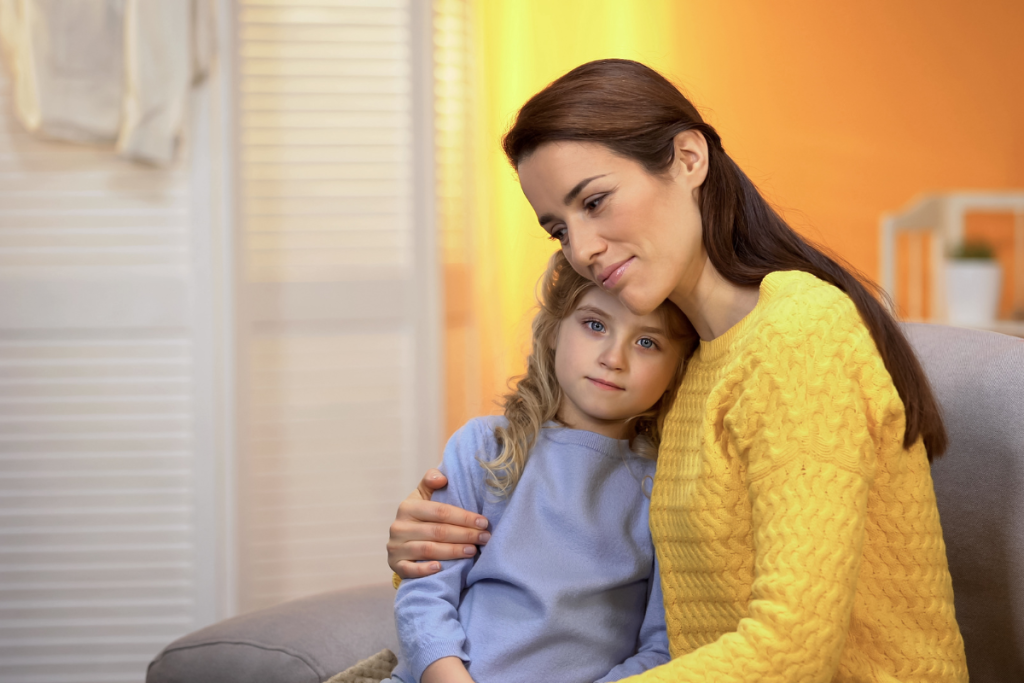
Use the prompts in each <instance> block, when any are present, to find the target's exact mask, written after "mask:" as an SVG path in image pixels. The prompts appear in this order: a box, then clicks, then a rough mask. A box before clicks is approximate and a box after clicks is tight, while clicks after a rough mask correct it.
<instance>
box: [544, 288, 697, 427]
mask: <svg viewBox="0 0 1024 683" xmlns="http://www.w3.org/2000/svg"><path fill="white" fill-rule="evenodd" d="M667 332H668V331H667V330H666V328H665V324H664V323H663V322H662V315H661V311H659V310H655V311H653V312H651V313H647V314H646V315H636V314H634V313H631V312H630V311H629V310H628V309H627V308H626V307H625V306H624V305H622V303H620V302H619V300H618V299H616V298H615V297H614V296H612V295H611V294H609V293H608V292H604V291H602V290H600V289H598V288H597V287H592V288H590V289H589V290H587V292H586V293H585V294H584V295H583V296H582V297H581V298H580V302H579V305H578V306H577V307H576V310H575V311H573V312H572V313H571V314H570V315H569V316H568V317H567V318H565V319H564V320H563V321H562V322H561V323H560V324H559V326H558V337H557V340H556V342H555V376H556V377H557V378H558V384H559V385H560V386H561V387H562V391H563V394H564V396H563V399H562V405H561V407H560V408H559V411H558V415H559V418H560V419H561V420H562V421H563V422H565V423H566V424H567V425H569V426H570V427H572V428H574V429H586V430H589V431H592V432H597V433H598V434H603V435H605V436H609V437H611V438H614V439H624V438H626V434H627V421H628V420H629V419H630V418H632V417H635V416H636V415H639V414H640V413H642V412H644V411H645V410H647V409H649V408H650V407H651V406H653V405H654V404H655V403H657V402H658V399H659V398H661V396H662V394H664V393H665V390H666V389H667V388H668V385H669V383H670V382H671V381H672V377H673V375H674V374H675V371H676V368H677V366H678V364H679V361H680V356H681V355H682V344H681V343H680V342H679V341H677V340H673V339H670V338H669V336H668V333H667Z"/></svg>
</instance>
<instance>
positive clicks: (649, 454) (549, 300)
mask: <svg viewBox="0 0 1024 683" xmlns="http://www.w3.org/2000/svg"><path fill="white" fill-rule="evenodd" d="M594 287H597V285H596V284H594V283H593V282H592V281H590V280H588V279H587V278H585V277H583V276H582V275H580V274H579V273H577V272H576V271H575V270H573V269H572V266H571V265H569V262H568V261H567V260H566V258H565V255H564V254H563V253H562V252H561V251H556V252H555V253H554V255H552V257H551V260H550V261H548V268H547V271H546V272H545V273H544V276H543V277H542V278H541V281H540V293H539V295H538V297H537V299H538V304H539V306H538V310H537V315H536V316H535V317H534V319H533V328H532V335H531V342H532V348H531V349H530V356H529V358H527V361H526V374H524V375H522V376H521V377H516V378H515V379H514V381H515V388H514V389H513V390H512V391H511V392H510V393H509V394H507V395H506V396H505V400H504V409H505V419H506V420H507V421H508V424H507V425H506V426H503V427H498V428H497V429H495V430H494V435H495V438H496V439H497V441H498V445H499V446H500V448H501V451H500V452H499V454H498V457H497V458H495V459H494V460H492V461H490V462H481V465H483V467H484V469H486V470H487V471H488V472H487V484H488V485H489V486H490V487H491V489H492V490H493V491H494V492H495V493H497V494H498V496H508V495H510V494H511V493H512V491H513V489H515V486H516V484H517V483H518V482H519V477H520V476H521V475H522V473H523V468H524V467H525V466H526V460H527V458H528V457H529V453H530V449H531V448H533V444H534V443H535V442H536V440H537V435H538V434H540V430H541V429H542V428H543V426H544V424H545V423H546V422H551V421H555V422H557V421H558V409H559V408H560V407H561V405H562V388H561V387H560V386H559V385H558V378H557V377H556V376H555V353H556V351H557V349H556V348H555V340H556V339H557V337H558V326H559V325H560V324H561V323H562V321H563V320H565V319H566V318H568V317H569V316H570V315H572V313H573V311H575V310H576V307H577V306H578V305H579V303H580V299H582V298H583V295H584V294H586V293H587V291H588V290H590V289H592V288H594ZM658 311H659V313H661V316H662V321H663V324H664V326H665V331H666V334H667V335H668V337H669V338H670V339H672V340H674V341H678V342H680V345H681V349H680V350H681V352H682V359H683V360H681V361H680V363H679V365H678V366H677V368H676V373H675V375H674V376H673V377H672V381H671V382H669V385H668V388H667V389H666V390H665V393H664V394H663V395H662V397H661V398H660V399H659V400H658V402H657V403H655V404H654V405H653V406H651V407H650V408H649V409H648V410H645V411H644V412H643V413H641V414H639V415H636V416H635V417H633V418H632V419H631V420H630V422H629V447H630V449H632V451H633V452H634V453H636V454H637V455H639V456H641V457H644V458H649V459H652V460H653V459H654V458H656V457H657V456H658V446H659V444H660V443H661V429H662V425H663V424H664V421H665V416H666V415H667V413H668V409H669V408H670V407H671V403H672V398H673V397H674V396H675V392H676V389H677V388H678V387H679V384H680V382H681V381H682V379H683V372H685V366H686V359H687V358H688V357H689V356H690V354H691V353H692V351H693V349H694V348H696V346H697V342H698V338H697V332H696V331H695V330H694V329H693V326H692V325H690V321H689V320H687V319H686V316H684V315H683V313H682V311H680V310H679V309H678V308H676V306H675V305H674V304H673V303H671V302H668V301H666V302H665V303H663V304H662V305H661V306H660V307H659V309H658Z"/></svg>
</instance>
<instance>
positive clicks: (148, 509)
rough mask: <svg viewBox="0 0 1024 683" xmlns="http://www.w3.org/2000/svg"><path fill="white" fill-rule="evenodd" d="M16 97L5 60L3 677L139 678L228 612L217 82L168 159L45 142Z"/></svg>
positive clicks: (1, 128) (0, 316) (0, 480)
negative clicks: (163, 653)
mask: <svg viewBox="0 0 1024 683" xmlns="http://www.w3.org/2000/svg"><path fill="white" fill-rule="evenodd" d="M10 98H11V93H10V83H9V80H8V78H7V75H6V73H4V74H3V76H2V77H0V680H2V681H4V682H5V683H19V682H24V683H29V682H32V683H36V682H41V681H48V682H49V681H53V682H65V681H66V682H76V683H77V682H81V683H86V682H95V683H112V682H115V681H141V680H143V679H144V677H145V670H146V664H147V663H148V662H149V660H150V659H151V658H152V657H153V656H154V655H155V654H156V653H157V652H159V650H160V649H161V648H162V647H163V646H164V645H166V644H167V643H168V642H170V641H171V640H173V639H174V638H176V637H178V636H180V635H182V634H184V633H187V632H189V631H191V630H193V629H195V628H197V627H199V626H203V625H205V624H207V623H210V622H212V621H214V620H215V619H216V618H218V617H219V616H221V615H222V614H223V613H224V611H225V610H224V609H223V606H222V603H220V602H218V601H219V600H220V596H222V595H223V591H218V563H219V562H220V558H221V556H222V554H221V552H220V548H221V547H222V543H221V542H220V541H222V539H220V541H219V539H218V530H219V529H220V528H221V525H222V521H223V520H222V518H221V517H220V516H219V515H218V514H217V507H218V500H220V501H224V500H225V499H224V497H223V495H222V494H219V492H218V487H219V486H220V484H219V483H218V474H217V472H218V468H221V469H222V468H223V465H224V461H223V459H221V460H220V461H219V462H218V458H221V456H222V455H223V449H222V448H220V447H219V446H218V443H219V439H220V438H221V437H223V436H224V434H223V433H220V434H219V433H218V426H217V421H218V420H222V419H223V417H224V410H223V408H224V405H226V404H225V402H224V401H223V400H222V396H221V394H220V390H221V389H223V381H222V380H223V378H224V376H225V373H224V369H225V363H227V364H230V360H229V359H228V358H226V357H225V348H226V347H225V346H224V343H225V337H224V331H225V329H227V328H226V327H225V325H224V324H223V318H222V315H223V306H224V295H225V292H224V290H223V287H221V286H220V283H221V282H222V279H221V278H223V276H224V275H225V273H227V272H228V270H229V267H228V265H227V263H228V261H226V260H225V259H224V256H225V252H224V251H223V249H221V245H219V244H218V240H219V239H220V237H221V236H222V234H221V232H220V230H221V229H222V228H223V225H222V223H221V222H220V221H219V220H218V218H217V216H215V213H216V210H215V201H214V199H213V197H214V195H215V194H216V193H217V192H218V191H219V188H220V186H219V184H218V182H217V179H216V178H215V177H214V175H215V173H214V171H213V168H214V164H212V163H211V158H210V155H211V154H212V153H214V152H211V150H216V147H217V146H216V144H215V141H214V140H212V138H211V132H215V130H214V128H215V126H212V121H213V120H214V118H215V117H214V116H212V115H211V113H210V99H209V92H208V88H207V90H203V91H200V93H199V94H198V95H197V98H196V109H195V116H194V119H195V125H194V126H193V130H192V131H191V134H190V135H189V136H188V138H189V142H190V143H191V144H188V145H186V147H191V146H194V149H185V150H183V152H184V153H183V154H182V158H181V159H180V160H179V162H178V163H177V164H176V165H175V166H174V167H173V168H170V169H155V168H145V167H142V166H139V165H136V164H132V163H130V162H127V161H124V160H120V159H117V158H116V157H115V156H114V154H113V153H112V151H111V150H106V149H94V148H89V147H84V146H76V145H69V144H59V143H48V142H43V141H39V140H37V139H34V138H32V137H30V136H29V135H27V134H26V133H25V132H24V131H23V130H21V129H20V127H19V126H18V124H17V123H16V122H15V121H14V119H13V116H12V108H11V101H10ZM193 152H195V153H193ZM228 328H229V326H228ZM218 593H220V595H218Z"/></svg>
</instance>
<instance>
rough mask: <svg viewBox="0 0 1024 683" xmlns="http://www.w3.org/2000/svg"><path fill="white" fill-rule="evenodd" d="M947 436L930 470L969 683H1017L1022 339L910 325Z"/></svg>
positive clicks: (1022, 662)
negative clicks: (943, 449) (945, 446)
mask: <svg viewBox="0 0 1024 683" xmlns="http://www.w3.org/2000/svg"><path fill="white" fill-rule="evenodd" d="M904 331H905V332H906V334H907V337H908V338H909V339H910V341H911V343H912V344H913V346H914V349H915V351H916V352H917V354H918V357H919V358H920V359H921V363H922V364H923V365H924V369H925V372H926V373H927V374H928V377H929V380H930V381H931V384H932V387H933V388H934V390H935V393H936V397H937V398H938V400H939V403H940V404H941V407H942V410H943V416H944V418H945V423H946V430H947V432H948V434H949V449H948V450H947V451H946V455H944V456H943V457H941V458H937V459H936V460H935V461H934V463H933V466H932V477H933V479H934V481H935V495H936V498H937V499H938V506H939V515H940V518H941V520H942V531H943V536H944V537H945V541H946V553H947V557H948V558H949V571H950V574H951V575H952V577H953V592H954V596H955V601H956V618H957V622H958V623H959V624H960V632H961V633H962V634H963V637H964V646H965V649H966V652H967V668H968V670H969V671H970V672H971V681H972V683H1002V682H1003V681H1006V682H1007V683H1009V682H1011V681H1012V682H1014V683H1019V681H1024V340H1021V339H1017V338H1016V337H1009V336H1006V335H1001V334H995V333H993V332H983V331H979V330H968V329H961V328H955V327H945V326H940V325H924V324H909V325H905V326H904Z"/></svg>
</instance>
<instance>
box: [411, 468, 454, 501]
mask: <svg viewBox="0 0 1024 683" xmlns="http://www.w3.org/2000/svg"><path fill="white" fill-rule="evenodd" d="M447 485H448V478H447V477H445V476H444V475H443V474H441V470H438V469H434V468H431V469H429V470H427V473H426V474H424V475H423V479H421V480H420V485H419V486H417V487H416V490H415V491H414V492H413V494H412V495H413V496H415V495H416V494H419V497H420V498H421V499H422V500H430V496H431V494H433V493H434V491H436V490H438V489H441V488H444V487H445V486H447Z"/></svg>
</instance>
